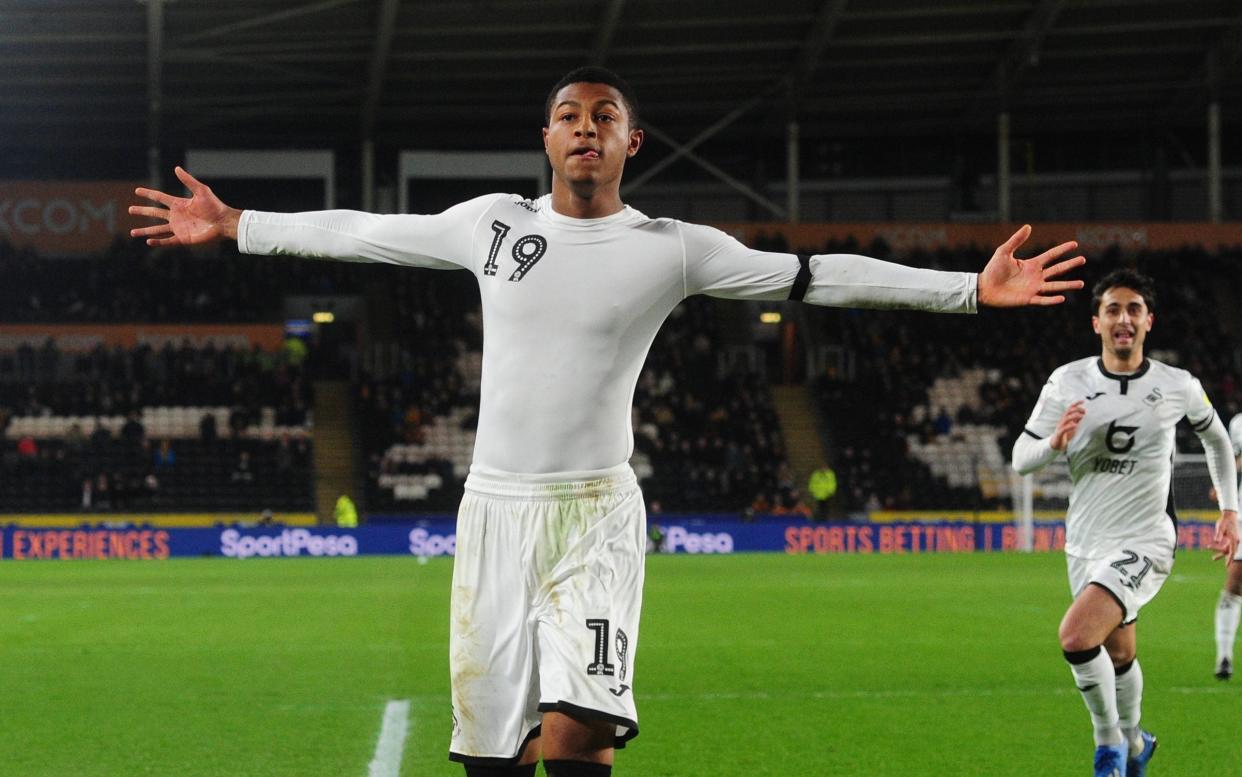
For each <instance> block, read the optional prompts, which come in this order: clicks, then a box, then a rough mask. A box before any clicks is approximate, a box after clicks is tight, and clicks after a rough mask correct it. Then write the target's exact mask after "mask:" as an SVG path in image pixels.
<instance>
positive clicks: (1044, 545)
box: [0, 516, 1213, 561]
mask: <svg viewBox="0 0 1242 777" xmlns="http://www.w3.org/2000/svg"><path fill="white" fill-rule="evenodd" d="M649 526H652V527H656V526H658V527H659V529H658V531H657V532H654V533H653V534H654V535H657V536H658V537H659V539H658V541H657V540H656V539H655V537H654V536H653V539H652V541H651V543H650V546H649V551H651V552H658V553H674V554H677V553H680V554H728V553H751V552H769V553H786V554H794V555H805V554H833V553H855V554H884V555H895V554H912V553H996V552H1010V551H1017V550H1018V549H1019V548H1020V546H1021V536H1020V534H1019V530H1018V528H1017V527H1016V526H1014V525H999V524H974V523H963V522H919V523H886V524H846V523H814V522H811V521H805V520H800V519H780V520H778V519H765V520H759V521H753V522H747V521H739V520H736V519H733V518H713V517H704V516H693V517H673V516H661V517H660V518H658V519H653V520H652V521H651V522H650V523H649ZM1212 532H1213V525H1212V524H1211V523H1210V522H1183V523H1182V524H1181V525H1180V526H1179V529H1178V546H1179V547H1180V548H1181V549H1184V550H1194V549H1200V548H1205V547H1207V546H1208V543H1210V542H1211V540H1212ZM456 547H457V535H456V524H455V522H454V521H453V519H452V518H438V519H432V520H420V521H415V522H411V521H392V522H377V523H375V524H373V525H367V526H361V527H358V528H355V529H337V528H332V527H305V526H283V525H281V526H217V527H213V528H159V527H135V528H107V527H80V528H64V527H62V528H55V527H45V528H37V527H30V526H21V525H6V526H4V527H3V528H2V529H0V559H4V560H26V561H44V560H64V559H154V560H159V559H168V558H175V557H195V556H197V557H213V556H214V557H223V558H236V559H253V558H298V557H341V556H364V555H390V556H391V555H397V556H416V557H434V556H451V555H453V554H454V553H455V551H456ZM1032 547H1033V550H1035V551H1039V552H1046V551H1060V550H1063V549H1064V547H1065V525H1064V524H1063V523H1058V522H1039V523H1036V524H1035V526H1034V530H1033V536H1032Z"/></svg>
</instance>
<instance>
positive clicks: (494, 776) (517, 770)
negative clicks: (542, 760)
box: [466, 764, 535, 777]
mask: <svg viewBox="0 0 1242 777" xmlns="http://www.w3.org/2000/svg"><path fill="white" fill-rule="evenodd" d="M466 777H535V764H526V765H525V766H475V765H472V764H466Z"/></svg>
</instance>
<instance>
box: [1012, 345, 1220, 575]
mask: <svg viewBox="0 0 1242 777" xmlns="http://www.w3.org/2000/svg"><path fill="white" fill-rule="evenodd" d="M1078 400H1083V401H1085V402H1086V410H1087V412H1086V415H1085V416H1083V419H1082V421H1081V423H1079V425H1078V430H1077V431H1076V432H1075V433H1074V436H1073V437H1072V438H1071V439H1070V442H1069V445H1068V447H1067V448H1066V450H1065V451H1064V455H1065V456H1066V457H1067V458H1068V459H1069V465H1070V479H1071V480H1072V481H1073V483H1074V486H1073V489H1072V490H1071V491H1070V500H1069V512H1068V513H1067V514H1066V517H1065V550H1066V552H1067V553H1070V554H1071V555H1075V556H1079V557H1082V558H1100V557H1103V556H1105V555H1107V554H1109V553H1111V552H1114V551H1115V550H1116V549H1117V547H1118V544H1117V543H1118V542H1119V541H1122V540H1126V539H1132V538H1152V537H1167V538H1169V539H1171V541H1173V542H1176V532H1174V522H1175V520H1176V512H1175V510H1174V505H1173V454H1174V436H1175V434H1174V433H1175V428H1176V426H1177V423H1178V421H1180V420H1181V419H1182V418H1185V419H1186V420H1187V421H1188V422H1189V423H1190V424H1191V427H1192V428H1193V429H1194V430H1195V432H1196V433H1197V434H1198V435H1199V439H1200V440H1202V442H1203V447H1204V449H1205V450H1206V452H1207V463H1208V472H1209V473H1210V475H1211V478H1212V484H1213V485H1215V486H1216V492H1217V494H1219V495H1220V507H1221V509H1222V510H1237V509H1238V490H1237V478H1236V474H1235V465H1234V460H1233V456H1232V449H1231V446H1230V443H1229V435H1228V433H1227V432H1226V431H1225V425H1224V423H1223V422H1221V420H1220V418H1219V417H1218V416H1217V414H1216V411H1215V410H1214V409H1213V408H1212V403H1211V402H1209V401H1208V397H1207V394H1205V393H1204V391H1203V386H1202V385H1201V384H1200V383H1199V380H1198V379H1197V378H1195V377H1194V376H1193V375H1191V374H1190V373H1189V372H1187V371H1186V370H1183V369H1178V368H1177V367H1170V366H1169V365H1167V364H1164V363H1163V362H1158V361H1156V360H1154V359H1148V360H1146V361H1144V362H1143V366H1142V367H1141V368H1140V369H1139V370H1138V371H1137V372H1134V373H1131V374H1126V375H1119V374H1115V373H1111V372H1109V371H1108V370H1106V369H1105V368H1104V363H1103V361H1102V360H1101V359H1100V358H1099V357H1091V358H1087V359H1079V360H1078V361H1074V362H1070V363H1069V364H1065V365H1062V366H1061V367H1058V368H1057V369H1056V370H1054V371H1053V373H1052V375H1051V376H1050V377H1049V378H1048V382H1047V383H1046V384H1045V385H1044V388H1043V391H1042V392H1040V395H1039V401H1038V402H1037V403H1036V404H1035V409H1034V411H1032V413H1031V417H1030V420H1028V421H1027V423H1026V429H1025V430H1024V431H1023V434H1022V435H1021V436H1020V437H1019V438H1018V440H1017V442H1015V443H1014V449H1013V467H1014V469H1016V470H1017V471H1018V472H1020V473H1023V474H1026V473H1029V472H1033V471H1035V470H1037V469H1039V468H1040V467H1042V466H1044V465H1045V464H1047V463H1049V462H1050V461H1052V460H1053V459H1055V458H1056V457H1057V456H1059V455H1061V454H1062V452H1061V451H1057V450H1054V449H1053V448H1052V446H1051V444H1050V441H1049V438H1050V436H1051V435H1052V433H1053V431H1055V430H1056V427H1057V423H1059V422H1060V420H1061V416H1062V415H1064V414H1065V411H1066V410H1067V409H1068V408H1069V406H1070V405H1071V404H1073V403H1074V402H1076V401H1078Z"/></svg>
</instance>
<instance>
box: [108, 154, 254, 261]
mask: <svg viewBox="0 0 1242 777" xmlns="http://www.w3.org/2000/svg"><path fill="white" fill-rule="evenodd" d="M175 172H176V173H177V178H179V179H181V182H182V183H183V184H185V187H186V188H187V189H189V190H190V196H189V197H174V196H172V195H171V194H165V193H164V192H161V191H156V190H155V189H144V188H141V187H139V188H137V189H135V190H134V193H135V194H137V195H138V196H139V197H144V198H146V199H148V200H153V201H154V202H158V203H159V204H160V205H163V206H164V207H162V208H153V207H150V206H147V205H131V206H129V212H130V214H131V215H133V216H148V217H150V218H153V219H161V220H162V221H163V222H164V223H162V224H156V225H155V226H153V227H140V228H138V229H131V230H130V231H129V235H130V237H145V238H146V239H147V245H149V246H172V245H183V246H188V245H195V244H198V243H211V242H213V241H216V240H220V239H221V238H232V239H236V238H237V223H238V221H239V220H240V219H241V211H239V210H237V209H235V208H230V207H229V206H227V205H225V204H224V203H223V202H221V201H220V198H219V197H217V196H216V195H215V194H214V193H212V191H211V188H210V187H208V186H207V185H206V184H204V183H202V182H201V181H199V180H198V179H197V178H195V177H194V176H192V175H190V174H189V173H187V172H186V171H185V170H183V169H181V168H180V167H178V168H176V170H175Z"/></svg>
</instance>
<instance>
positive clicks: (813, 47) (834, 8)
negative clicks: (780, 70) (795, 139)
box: [785, 0, 849, 106]
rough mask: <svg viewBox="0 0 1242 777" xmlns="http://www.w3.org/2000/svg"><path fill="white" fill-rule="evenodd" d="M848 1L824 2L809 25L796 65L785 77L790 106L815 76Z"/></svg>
mask: <svg viewBox="0 0 1242 777" xmlns="http://www.w3.org/2000/svg"><path fill="white" fill-rule="evenodd" d="M847 2H849V0H824V3H823V5H821V6H820V7H819V13H818V14H816V15H815V21H814V22H812V23H811V29H810V32H808V33H807V35H806V39H805V40H804V41H803V43H802V51H801V53H800V54H799V55H798V63H797V64H796V65H794V67H793V69H792V70H790V71H789V74H788V75H787V76H786V77H785V78H786V80H787V81H788V83H789V102H790V104H791V105H795V106H796V105H797V103H798V99H799V98H800V97H801V96H802V92H804V91H805V90H806V85H807V83H808V82H810V80H811V76H812V75H814V74H815V70H816V68H818V67H819V62H820V60H822V59H823V58H824V52H825V51H827V50H828V42H829V41H830V40H832V35H833V33H834V32H836V29H837V25H838V24H839V23H840V22H841V17H842V15H844V13H845V5H846V3H847Z"/></svg>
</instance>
